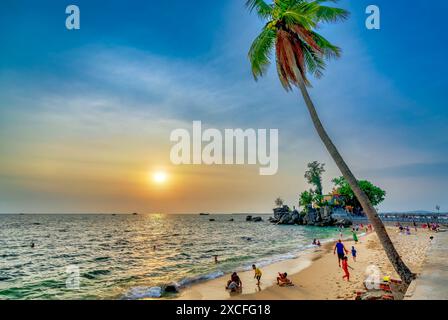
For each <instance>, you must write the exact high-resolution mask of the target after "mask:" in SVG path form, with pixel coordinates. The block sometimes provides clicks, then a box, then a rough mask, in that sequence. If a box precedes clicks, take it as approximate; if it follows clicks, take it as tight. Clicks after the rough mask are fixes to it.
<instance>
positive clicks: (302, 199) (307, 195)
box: [299, 190, 314, 211]
mask: <svg viewBox="0 0 448 320" xmlns="http://www.w3.org/2000/svg"><path fill="white" fill-rule="evenodd" d="M313 199H314V195H313V191H312V190H310V191H303V192H302V193H301V194H300V196H299V206H301V207H303V208H304V209H305V211H306V208H307V207H308V206H310V205H311V204H312V203H313Z"/></svg>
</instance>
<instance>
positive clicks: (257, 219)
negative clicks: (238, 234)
mask: <svg viewBox="0 0 448 320" xmlns="http://www.w3.org/2000/svg"><path fill="white" fill-rule="evenodd" d="M252 221H253V222H260V221H263V218H262V217H255V218H253V219H252Z"/></svg>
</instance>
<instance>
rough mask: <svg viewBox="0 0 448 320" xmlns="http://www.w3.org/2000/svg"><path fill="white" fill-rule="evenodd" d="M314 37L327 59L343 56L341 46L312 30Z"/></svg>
mask: <svg viewBox="0 0 448 320" xmlns="http://www.w3.org/2000/svg"><path fill="white" fill-rule="evenodd" d="M311 34H312V37H313V39H314V41H316V44H317V45H318V46H319V47H320V48H321V50H322V53H323V55H324V56H325V58H327V59H331V58H339V57H340V56H341V48H339V47H337V46H335V45H333V44H331V43H330V41H328V40H327V39H325V38H324V37H323V36H321V35H320V34H318V33H317V32H314V31H311Z"/></svg>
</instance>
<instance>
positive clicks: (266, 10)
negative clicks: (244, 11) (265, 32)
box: [246, 0, 272, 19]
mask: <svg viewBox="0 0 448 320" xmlns="http://www.w3.org/2000/svg"><path fill="white" fill-rule="evenodd" d="M246 6H247V7H248V8H249V11H250V12H252V11H253V10H255V11H256V12H257V14H258V16H259V17H260V18H262V19H269V18H270V17H271V16H272V5H269V4H267V3H266V2H265V1H264V0H247V1H246Z"/></svg>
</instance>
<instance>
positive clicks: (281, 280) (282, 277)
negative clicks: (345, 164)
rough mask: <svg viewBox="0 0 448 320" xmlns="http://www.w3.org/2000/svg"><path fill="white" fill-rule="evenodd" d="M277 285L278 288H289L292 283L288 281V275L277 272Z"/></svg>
mask: <svg viewBox="0 0 448 320" xmlns="http://www.w3.org/2000/svg"><path fill="white" fill-rule="evenodd" d="M277 284H278V285H279V286H286V285H288V286H290V285H293V284H292V281H291V280H289V279H288V274H287V273H286V272H283V273H281V272H279V273H278V277H277Z"/></svg>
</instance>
